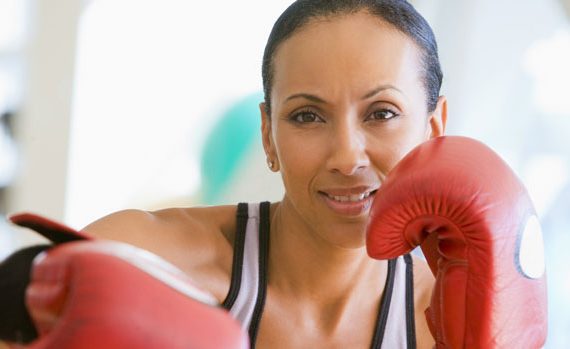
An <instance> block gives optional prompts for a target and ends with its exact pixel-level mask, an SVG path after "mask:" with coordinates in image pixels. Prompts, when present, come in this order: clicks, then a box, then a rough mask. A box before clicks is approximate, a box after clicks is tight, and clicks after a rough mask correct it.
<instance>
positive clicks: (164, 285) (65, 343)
mask: <svg viewBox="0 0 570 349" xmlns="http://www.w3.org/2000/svg"><path fill="white" fill-rule="evenodd" d="M34 220H36V221H37V217H35V218H34ZM46 222H47V223H48V224H47V225H46V224H44V223H46ZM19 223H20V222H19ZM39 225H40V230H42V231H46V230H50V229H46V227H57V225H54V223H52V222H49V221H47V220H45V221H43V222H41V223H40V224H39ZM60 227H62V226H60ZM34 229H37V227H34ZM68 230H69V231H72V230H70V229H69V228H65V229H63V230H61V231H60V233H63V235H70V232H69V231H68ZM71 235H73V236H81V233H78V232H73V233H71ZM26 301H27V306H28V310H29V312H30V314H31V317H32V319H33V321H34V323H35V325H36V327H37V329H38V332H39V338H38V339H37V340H36V341H34V342H32V343H31V344H30V346H29V347H28V348H30V349H50V348H58V349H72V348H82V349H90V348H93V349H95V348H97V349H100V348H108V349H115V348H116V349H119V348H121V349H122V348H141V349H151V348H156V349H159V348H160V349H162V348H172V349H177V348H180V349H182V348H200V349H214V348H230V349H234V348H235V349H238V348H240V349H245V348H247V347H248V339H247V336H246V335H245V333H242V331H241V328H240V326H239V324H238V323H237V322H236V321H235V320H234V319H232V318H231V317H230V315H229V314H228V313H227V312H226V311H224V310H222V309H221V308H218V307H217V304H216V303H217V302H216V299H215V298H214V297H213V296H211V295H210V294H208V293H206V292H204V291H202V290H199V289H198V288H196V287H195V286H193V284H192V282H191V280H190V279H189V278H188V277H187V276H186V275H185V274H184V273H183V272H182V271H180V270H179V269H177V268H176V267H174V266H173V265H171V264H169V263H168V262H166V261H164V260H162V259H161V258H159V257H158V256H156V255H154V254H152V253H150V252H148V251H145V250H142V249H139V248H137V247H134V246H131V245H128V244H125V243H120V242H112V241H101V240H99V241H77V242H69V243H66V244H62V245H59V246H57V247H54V248H52V249H50V250H49V251H47V252H44V253H43V254H40V255H38V257H36V259H35V260H34V266H33V268H32V276H31V281H30V284H29V286H28V288H27V294H26Z"/></svg>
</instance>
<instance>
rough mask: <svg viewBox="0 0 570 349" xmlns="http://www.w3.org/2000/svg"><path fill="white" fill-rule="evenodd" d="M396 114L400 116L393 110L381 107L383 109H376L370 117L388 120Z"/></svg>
mask: <svg viewBox="0 0 570 349" xmlns="http://www.w3.org/2000/svg"><path fill="white" fill-rule="evenodd" d="M396 116H398V114H396V113H395V112H393V111H391V110H388V109H381V110H376V111H375V112H373V113H372V114H370V117H369V118H370V119H373V120H388V119H392V118H395V117H396Z"/></svg>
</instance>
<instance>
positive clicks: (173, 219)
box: [82, 205, 237, 243]
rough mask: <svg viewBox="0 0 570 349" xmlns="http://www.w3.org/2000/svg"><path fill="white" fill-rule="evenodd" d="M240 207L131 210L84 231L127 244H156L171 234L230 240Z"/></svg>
mask: <svg viewBox="0 0 570 349" xmlns="http://www.w3.org/2000/svg"><path fill="white" fill-rule="evenodd" d="M236 210H237V206H236V205H227V206H206V207H185V208H166V209H161V210H157V211H144V210H137V209H127V210H122V211H118V212H114V213H112V214H109V215H107V216H105V217H102V218H101V219H98V220H96V221H95V222H93V223H91V224H89V225H88V226H86V227H85V228H83V229H82V230H83V231H84V232H86V233H88V234H91V235H94V236H97V237H100V238H104V239H110V240H119V241H125V242H130V243H134V242H137V241H139V242H144V241H146V240H151V241H156V240H162V239H164V238H167V237H168V236H170V235H183V236H187V238H189V239H206V240H209V239H213V238H216V237H219V236H221V237H224V238H225V239H226V240H229V238H230V237H231V235H232V234H231V233H230V231H231V230H235V216H236Z"/></svg>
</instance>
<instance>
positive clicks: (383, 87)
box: [362, 84, 403, 99]
mask: <svg viewBox="0 0 570 349" xmlns="http://www.w3.org/2000/svg"><path fill="white" fill-rule="evenodd" d="M384 90H396V91H398V92H400V93H401V94H403V92H402V91H401V90H400V89H399V88H397V87H396V86H394V85H390V84H385V85H380V86H377V87H375V88H374V89H372V90H371V91H370V92H368V93H367V94H365V95H364V96H363V97H362V99H368V98H371V97H374V96H376V95H377V94H378V93H380V92H382V91H384Z"/></svg>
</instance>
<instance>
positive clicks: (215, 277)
mask: <svg viewBox="0 0 570 349" xmlns="http://www.w3.org/2000/svg"><path fill="white" fill-rule="evenodd" d="M236 212H237V206H236V205H228V206H210V207H190V208H168V209H161V210H157V211H143V210H132V209H130V210H123V211H118V212H115V213H112V214H110V215H108V216H105V217H103V218H101V219H99V220H97V221H95V222H93V223H91V224H89V225H88V226H86V227H85V228H84V229H83V231H84V232H85V233H87V234H90V235H93V236H96V237H98V238H102V239H109V240H116V241H122V242H126V243H129V244H131V245H134V246H137V247H139V248H142V249H145V250H147V251H150V252H152V253H154V254H156V255H158V256H160V257H162V258H163V259H165V260H167V261H168V262H170V263H172V264H173V265H175V266H177V267H178V268H179V269H181V270H182V271H184V272H185V273H187V274H188V275H189V276H190V277H192V278H193V279H194V281H195V282H196V283H197V285H199V286H201V287H202V288H203V289H205V290H208V291H210V292H211V293H212V294H214V295H215V296H216V297H217V298H218V299H219V300H223V298H224V297H225V295H226V292H227V288H228V287H229V278H230V275H231V267H232V256H233V246H232V245H233V235H234V233H233V231H235V224H236Z"/></svg>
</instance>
